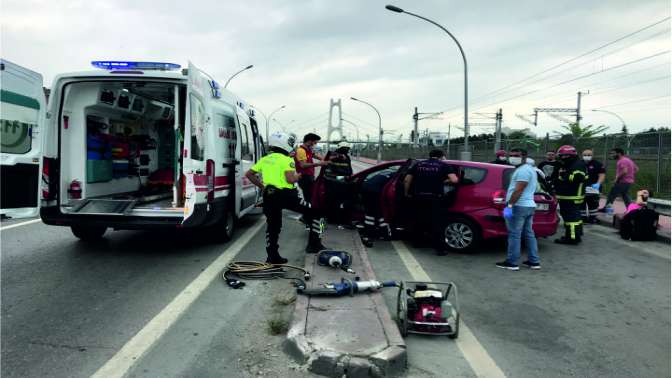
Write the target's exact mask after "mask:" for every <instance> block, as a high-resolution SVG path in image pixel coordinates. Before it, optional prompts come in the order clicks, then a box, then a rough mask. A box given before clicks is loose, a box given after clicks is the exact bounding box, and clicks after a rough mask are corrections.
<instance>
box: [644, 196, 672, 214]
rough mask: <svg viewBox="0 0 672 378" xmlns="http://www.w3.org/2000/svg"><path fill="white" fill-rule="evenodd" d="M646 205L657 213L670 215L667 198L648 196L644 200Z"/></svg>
mask: <svg viewBox="0 0 672 378" xmlns="http://www.w3.org/2000/svg"><path fill="white" fill-rule="evenodd" d="M646 207H648V208H649V209H652V210H655V211H656V212H657V213H658V214H662V215H667V216H668V217H669V216H670V201H668V200H663V199H657V198H649V200H648V201H646Z"/></svg>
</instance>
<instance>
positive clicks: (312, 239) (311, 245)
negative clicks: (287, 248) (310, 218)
mask: <svg viewBox="0 0 672 378" xmlns="http://www.w3.org/2000/svg"><path fill="white" fill-rule="evenodd" d="M325 249H329V248H327V247H325V246H324V245H323V244H322V240H320V235H319V234H318V233H316V232H312V231H311V232H310V236H308V245H307V246H306V253H318V252H320V251H323V250H325Z"/></svg>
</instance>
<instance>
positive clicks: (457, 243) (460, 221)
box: [443, 218, 481, 252]
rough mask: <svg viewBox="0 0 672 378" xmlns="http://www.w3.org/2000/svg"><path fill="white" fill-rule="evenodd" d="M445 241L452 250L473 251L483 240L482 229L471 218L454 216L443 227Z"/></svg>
mask: <svg viewBox="0 0 672 378" xmlns="http://www.w3.org/2000/svg"><path fill="white" fill-rule="evenodd" d="M443 242H444V245H445V246H446V248H448V249H449V250H451V251H455V252H471V251H473V250H474V249H475V248H476V247H477V246H478V244H479V243H480V242H481V230H480V228H478V226H477V225H476V224H475V223H474V222H473V221H471V220H469V219H466V218H453V219H450V220H449V221H448V222H446V224H445V226H444V228H443Z"/></svg>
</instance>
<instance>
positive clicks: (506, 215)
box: [503, 206, 513, 219]
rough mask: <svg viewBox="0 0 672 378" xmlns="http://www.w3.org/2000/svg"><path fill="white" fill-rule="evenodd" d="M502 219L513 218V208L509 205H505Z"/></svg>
mask: <svg viewBox="0 0 672 378" xmlns="http://www.w3.org/2000/svg"><path fill="white" fill-rule="evenodd" d="M503 215H504V219H511V218H513V209H512V208H510V207H508V206H507V207H505V208H504V211H503Z"/></svg>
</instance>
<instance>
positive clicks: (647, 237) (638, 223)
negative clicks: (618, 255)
mask: <svg viewBox="0 0 672 378" xmlns="http://www.w3.org/2000/svg"><path fill="white" fill-rule="evenodd" d="M657 229H658V213H656V212H655V211H653V210H651V209H647V208H641V209H637V210H633V211H631V212H629V213H627V214H625V216H624V217H623V220H622V221H621V228H620V230H619V232H620V234H621V238H623V239H625V240H633V241H652V240H655V239H656V230H657Z"/></svg>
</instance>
